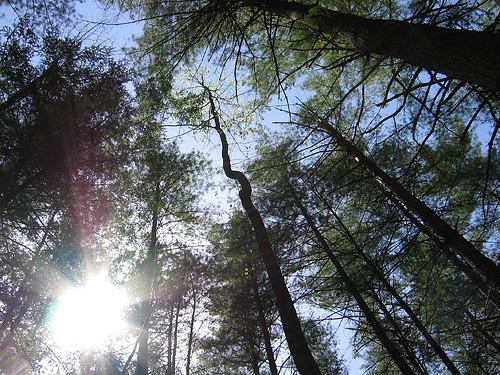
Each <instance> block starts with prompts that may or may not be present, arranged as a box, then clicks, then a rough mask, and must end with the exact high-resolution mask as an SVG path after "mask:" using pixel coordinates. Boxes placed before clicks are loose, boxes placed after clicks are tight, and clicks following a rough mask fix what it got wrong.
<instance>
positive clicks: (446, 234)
mask: <svg viewBox="0 0 500 375" xmlns="http://www.w3.org/2000/svg"><path fill="white" fill-rule="evenodd" d="M319 127H320V128H321V129H322V130H324V131H325V132H326V133H328V134H329V135H330V136H332V137H333V138H334V139H335V141H336V142H337V143H338V144H339V146H340V147H342V148H343V149H344V150H345V151H346V152H347V153H348V154H349V155H351V156H352V157H353V158H354V160H356V162H357V163H358V164H359V165H361V166H362V167H363V168H365V169H366V170H368V172H369V173H370V174H371V175H372V176H373V177H374V179H375V180H376V181H377V182H378V183H379V184H380V185H381V186H382V187H383V188H384V189H385V190H386V191H387V193H388V194H390V195H392V196H394V197H395V198H396V199H397V200H399V201H400V202H401V203H402V204H403V205H404V206H406V207H407V208H408V210H409V211H411V212H412V213H413V214H415V215H417V216H418V217H419V218H420V220H422V222H423V223H424V224H425V225H426V227H427V228H428V229H429V231H430V233H431V234H432V235H431V237H430V238H431V240H435V239H436V238H437V239H438V241H441V242H443V243H445V244H447V245H448V246H450V247H451V248H452V249H454V250H455V252H456V253H457V254H459V255H460V256H461V257H462V258H463V259H464V260H465V262H467V264H469V265H470V266H471V268H472V271H473V272H476V273H477V274H478V276H480V277H481V279H483V280H484V281H485V282H486V283H487V284H489V285H490V286H492V287H493V288H495V289H496V290H500V268H499V267H498V266H497V265H496V264H495V263H494V262H493V261H492V260H491V259H489V258H488V257H486V256H485V255H483V254H482V253H481V252H480V251H479V250H477V249H476V248H475V247H474V246H473V245H472V244H471V243H470V242H469V241H467V240H466V239H465V238H464V237H463V236H462V235H461V234H460V233H458V232H457V231H456V230H455V229H453V228H452V227H451V226H449V225H448V223H446V222H445V221H444V220H443V219H441V218H440V217H439V216H438V215H437V214H436V213H435V212H434V211H433V210H432V209H430V208H429V207H428V206H427V205H426V204H425V203H424V202H422V201H421V200H419V199H418V198H416V197H415V196H414V195H413V194H411V193H410V192H409V191H408V190H406V189H405V188H404V187H403V185H401V184H400V183H399V182H397V181H395V180H394V179H393V178H391V177H390V176H389V175H388V174H387V173H385V172H384V171H383V170H382V169H380V168H379V167H378V166H377V165H376V164H375V163H374V162H373V161H372V160H371V159H369V158H368V157H366V156H365V155H364V154H363V153H362V152H361V151H360V150H359V149H358V148H357V147H356V146H354V145H353V144H352V143H351V142H349V141H348V140H347V139H346V138H344V137H343V136H342V134H340V132H339V131H337V129H335V128H334V127H333V126H331V125H330V124H328V123H327V122H326V121H323V120H321V121H320V124H319ZM445 255H446V254H445ZM450 260H451V261H453V260H452V259H450ZM471 281H473V282H474V280H473V279H471ZM478 286H479V287H481V285H478Z"/></svg>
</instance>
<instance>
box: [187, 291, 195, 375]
mask: <svg viewBox="0 0 500 375" xmlns="http://www.w3.org/2000/svg"><path fill="white" fill-rule="evenodd" d="M196 302H197V301H196V289H195V290H193V310H192V312H191V319H190V320H189V338H188V347H187V358H186V375H189V372H190V371H191V355H192V352H193V338H194V321H195V317H196Z"/></svg>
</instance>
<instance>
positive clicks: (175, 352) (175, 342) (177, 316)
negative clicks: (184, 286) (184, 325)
mask: <svg viewBox="0 0 500 375" xmlns="http://www.w3.org/2000/svg"><path fill="white" fill-rule="evenodd" d="M180 310H181V296H180V295H179V298H178V299H177V307H176V309H175V323H174V347H173V348H172V366H171V374H172V375H174V374H175V361H176V357H177V333H178V328H179V313H180Z"/></svg>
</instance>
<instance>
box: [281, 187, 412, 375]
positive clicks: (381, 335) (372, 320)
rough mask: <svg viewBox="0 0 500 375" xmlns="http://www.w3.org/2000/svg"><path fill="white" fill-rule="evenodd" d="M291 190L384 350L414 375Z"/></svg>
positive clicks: (303, 214) (402, 367) (405, 372)
mask: <svg viewBox="0 0 500 375" xmlns="http://www.w3.org/2000/svg"><path fill="white" fill-rule="evenodd" d="M290 190H291V194H292V197H293V199H294V200H295V203H296V204H297V207H298V208H299V209H300V212H301V213H302V216H303V217H304V219H305V220H306V222H307V224H308V225H309V227H310V228H311V230H312V231H313V233H314V236H315V237H316V240H317V241H318V242H319V244H320V246H321V248H322V249H323V251H324V252H325V254H326V255H327V256H328V258H329V259H330V261H331V262H332V264H333V265H334V266H335V268H336V270H337V273H338V275H339V276H340V278H341V280H342V281H343V283H344V284H345V286H346V288H347V290H348V291H349V293H350V294H351V295H352V296H353V298H354V299H355V300H356V303H357V304H358V306H359V308H360V310H361V312H362V313H363V315H364V316H365V318H366V320H367V322H368V324H370V326H371V327H372V328H373V331H374V333H375V335H376V336H377V338H378V339H379V340H380V342H381V344H382V345H383V346H384V348H385V349H386V350H387V352H388V353H389V355H390V356H391V358H392V360H393V361H394V363H395V364H396V366H398V368H399V370H400V371H401V373H402V374H408V375H412V374H414V371H413V370H412V369H411V368H410V366H409V365H408V364H407V363H406V360H405V359H404V357H403V355H402V354H401V352H400V351H399V349H398V348H397V347H396V345H395V344H394V343H393V342H392V341H391V339H390V338H389V337H388V336H387V334H386V333H385V330H384V328H383V327H382V325H381V324H380V322H379V321H378V319H377V317H376V315H375V313H374V312H373V311H372V310H371V308H370V307H369V306H368V304H367V303H366V301H365V299H364V298H363V296H362V295H361V292H360V290H359V288H358V287H357V285H356V283H355V282H354V281H353V280H352V279H351V277H350V276H349V275H348V274H347V272H346V270H345V268H344V267H343V266H342V264H341V263H340V261H339V260H338V258H337V257H336V256H335V254H334V253H333V251H332V249H331V248H330V245H328V243H327V242H326V239H325V238H324V237H323V235H322V234H321V232H320V231H319V229H318V227H317V226H316V224H315V223H314V221H313V219H312V218H311V216H310V215H309V213H308V212H307V209H306V208H305V206H304V205H303V204H302V202H301V201H300V199H299V197H298V196H297V195H296V194H295V192H294V190H293V189H290Z"/></svg>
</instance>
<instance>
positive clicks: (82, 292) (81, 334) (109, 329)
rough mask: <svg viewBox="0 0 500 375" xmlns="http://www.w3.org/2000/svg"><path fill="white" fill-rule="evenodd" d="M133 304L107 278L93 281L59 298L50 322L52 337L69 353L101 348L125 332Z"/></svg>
mask: <svg viewBox="0 0 500 375" xmlns="http://www.w3.org/2000/svg"><path fill="white" fill-rule="evenodd" d="M129 303H130V302H129V299H128V297H127V294H126V293H125V290H124V289H122V288H120V287H118V286H116V285H113V284H111V283H110V282H109V281H108V280H107V278H106V276H105V275H97V276H93V277H90V278H89V279H88V281H87V282H86V284H85V285H83V286H80V287H72V288H68V289H67V290H65V291H64V292H63V293H62V295H61V296H60V297H59V298H57V302H56V304H55V308H54V310H53V312H52V315H51V319H50V322H49V327H50V330H51V333H52V337H53V339H54V340H55V342H56V343H57V344H58V345H59V346H60V347H61V348H64V349H67V350H72V349H88V348H93V347H101V346H103V345H105V344H106V343H108V342H109V341H110V340H111V339H112V338H113V337H116V336H119V335H120V334H122V333H124V332H125V330H126V327H127V323H126V319H125V316H124V314H125V309H126V307H127V306H128V305H129Z"/></svg>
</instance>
